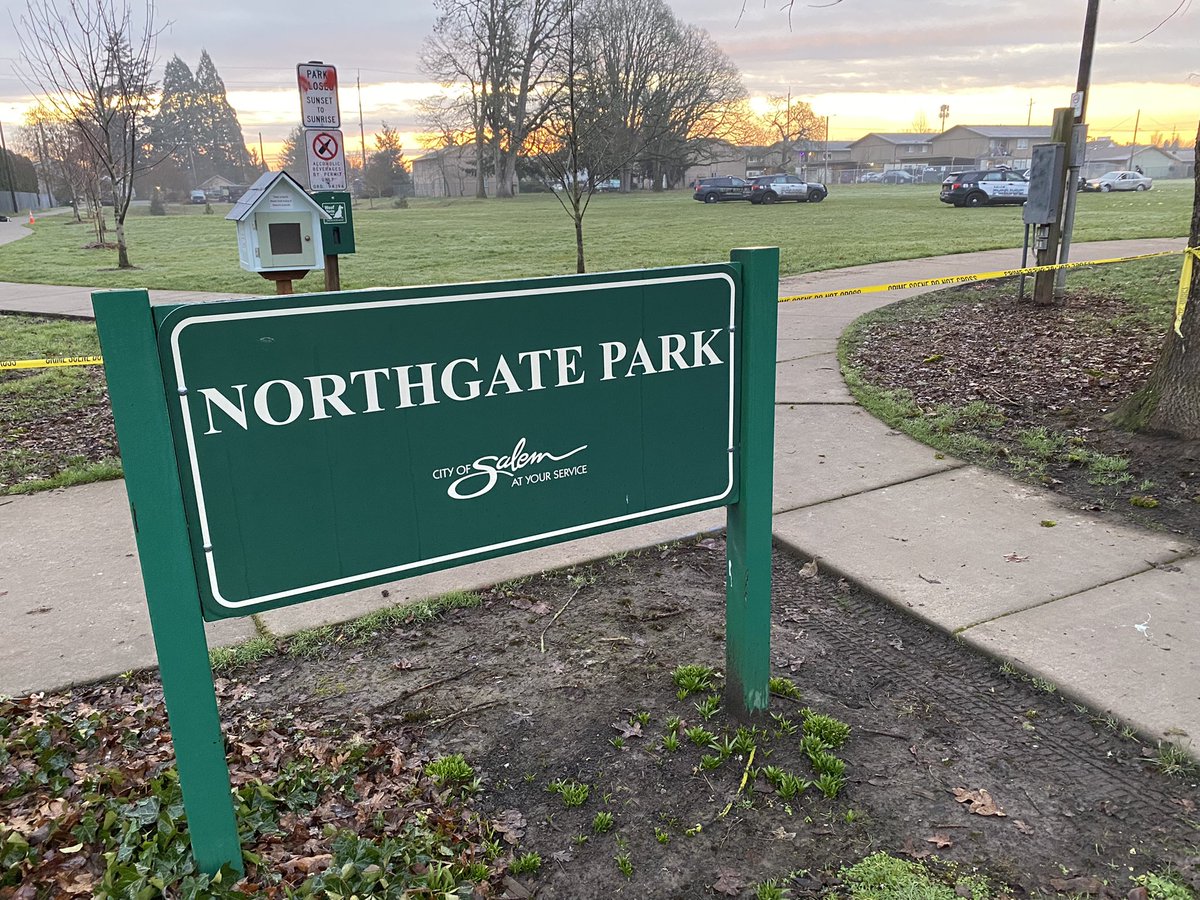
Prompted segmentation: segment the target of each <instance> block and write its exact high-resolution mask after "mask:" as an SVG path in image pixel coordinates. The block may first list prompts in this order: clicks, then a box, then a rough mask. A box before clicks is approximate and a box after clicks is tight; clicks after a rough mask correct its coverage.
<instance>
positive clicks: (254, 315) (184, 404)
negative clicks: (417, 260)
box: [170, 272, 737, 609]
mask: <svg viewBox="0 0 1200 900" xmlns="http://www.w3.org/2000/svg"><path fill="white" fill-rule="evenodd" d="M711 280H718V281H724V282H726V283H727V284H728V285H729V334H730V341H729V423H728V447H729V453H728V454H727V456H728V463H727V480H726V483H725V488H724V490H722V491H721V492H720V493H718V494H714V495H712V496H711V497H702V498H699V499H696V500H688V501H685V502H683V503H676V504H673V505H670V506H662V507H659V508H657V509H650V510H642V511H640V512H636V513H629V514H628V515H624V516H615V517H613V518H609V519H603V520H600V521H596V522H586V523H581V524H579V525H572V526H569V527H567V528H559V529H557V530H554V531H547V532H543V533H541V534H535V535H530V536H528V537H522V538H513V539H512V540H509V541H502V542H500V543H497V544H489V545H487V546H484V547H472V548H470V549H468V550H460V551H458V552H456V553H448V554H444V555H442V556H437V557H432V558H430V559H420V560H414V561H413V562H408V563H403V564H401V565H397V566H389V567H387V568H383V569H375V570H374V571H371V572H359V573H356V574H354V575H347V576H345V577H343V578H337V579H334V580H332V581H323V582H320V583H319V584H309V585H304V586H303V587H297V588H292V589H290V590H286V591H277V592H275V593H273V594H264V595H262V596H260V597H250V598H248V599H246V600H236V601H234V600H226V599H225V598H224V597H223V596H221V591H220V588H219V587H218V584H217V569H216V561H215V560H214V558H213V550H212V532H211V530H210V528H209V523H208V513H207V508H206V506H205V502H204V487H203V483H202V480H201V477H200V464H199V461H198V459H197V457H196V443H195V436H194V434H193V432H192V417H191V412H190V409H189V406H188V395H187V393H181V394H180V397H179V404H180V408H181V411H182V415H183V427H184V434H185V436H186V439H187V456H188V467H189V469H190V471H191V474H192V488H193V491H194V496H195V501H196V509H197V512H198V513H199V517H200V536H201V540H202V541H203V543H204V559H205V563H206V568H207V572H208V584H209V590H210V591H211V592H212V596H213V599H214V600H216V601H217V603H218V604H220V605H221V606H223V607H225V608H226V609H244V608H246V607H250V606H256V605H261V604H264V603H272V602H274V601H276V600H285V599H287V598H289V597H295V596H297V595H299V594H305V593H308V592H309V591H324V590H329V589H331V588H343V587H344V588H345V589H346V590H351V589H352V588H354V587H355V586H356V585H357V584H358V583H359V582H369V581H373V580H375V579H378V578H382V577H384V576H387V575H400V574H401V573H403V572H406V571H409V570H410V569H417V568H421V567H423V566H430V565H439V564H441V563H445V562H450V561H452V560H455V559H461V558H463V557H468V556H475V555H478V554H483V553H491V552H494V551H498V550H510V549H512V548H516V547H520V546H523V545H525V544H532V543H536V542H537V541H541V540H546V539H549V538H560V537H563V536H565V535H569V534H575V533H577V532H581V531H587V530H588V529H591V528H602V527H608V526H614V525H619V524H620V523H622V522H633V521H636V520H638V519H649V518H652V517H654V516H658V515H661V514H663V513H676V514H681V513H682V511H683V510H686V509H690V508H692V507H695V506H703V505H705V504H708V503H713V502H715V501H717V500H721V499H724V498H725V497H728V496H729V494H730V492H731V491H732V490H733V472H734V469H733V446H734V392H735V383H736V378H735V376H736V370H737V341H736V340H735V335H734V324H735V322H734V316H735V312H736V307H735V304H734V297H735V296H736V292H737V288H736V286H735V284H734V281H733V279H732V278H731V277H730V276H729V275H728V274H727V273H725V272H706V273H700V274H695V275H676V276H667V277H663V278H645V279H635V280H631V281H612V282H606V283H602V284H575V285H562V286H559V287H542V288H526V289H523V290H516V291H494V292H481V293H471V294H454V295H450V296H445V297H409V298H405V299H400V300H378V301H369V302H365V303H338V304H329V305H325V306H309V307H300V308H297V309H269V310H248V311H246V312H237V313H226V314H224V315H214V316H203V317H200V316H193V317H189V318H187V319H184V321H182V322H180V323H178V324H177V325H175V326H174V327H173V328H172V329H171V338H170V343H171V363H172V366H173V368H174V370H175V381H176V384H177V385H178V387H179V388H180V390H181V391H183V390H185V389H186V386H187V378H186V375H185V373H184V369H183V360H182V358H181V356H180V349H179V336H180V334H181V333H182V332H183V330H184V329H185V328H188V327H189V326H191V325H204V324H212V323H215V322H232V321H239V320H243V319H269V318H279V317H286V316H304V315H320V314H323V313H336V312H349V311H354V310H362V309H386V308H389V307H396V306H418V305H426V304H440V303H459V302H462V301H467V300H485V299H493V298H502V297H529V296H538V295H546V294H565V293H578V292H584V291H604V290H613V289H620V288H628V287H643V286H647V285H664V284H680V283H685V282H692V281H711ZM364 586H365V585H364Z"/></svg>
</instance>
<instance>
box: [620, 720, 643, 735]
mask: <svg viewBox="0 0 1200 900" xmlns="http://www.w3.org/2000/svg"><path fill="white" fill-rule="evenodd" d="M613 728H615V729H616V730H617V731H619V732H621V737H623V738H631V737H641V736H642V723H641V722H613Z"/></svg>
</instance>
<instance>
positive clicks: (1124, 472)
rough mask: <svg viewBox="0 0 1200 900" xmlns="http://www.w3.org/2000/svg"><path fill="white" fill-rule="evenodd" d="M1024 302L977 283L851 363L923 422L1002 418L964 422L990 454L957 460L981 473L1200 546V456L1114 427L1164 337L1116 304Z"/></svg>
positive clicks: (1072, 299)
mask: <svg viewBox="0 0 1200 900" xmlns="http://www.w3.org/2000/svg"><path fill="white" fill-rule="evenodd" d="M1014 294H1015V290H1014V288H1013V286H1011V285H1008V286H1005V287H1001V288H997V287H995V286H994V285H972V286H966V287H962V288H955V289H953V290H952V291H948V292H944V293H943V295H941V296H939V297H935V296H932V295H927V296H924V297H915V298H913V299H911V300H908V301H903V302H902V303H900V304H897V305H896V306H895V307H893V308H892V309H890V310H889V311H888V312H887V313H886V314H885V315H884V316H882V317H881V318H880V319H879V320H878V321H875V322H873V323H872V324H870V325H867V326H866V327H865V328H863V329H862V332H861V335H860V338H859V340H858V341H857V343H856V346H855V347H854V348H853V350H852V352H851V353H850V355H849V356H848V358H847V362H848V364H849V365H851V366H853V367H855V368H858V369H860V370H861V373H862V377H863V379H864V380H865V381H867V382H868V383H870V384H872V385H875V386H877V387H879V388H883V389H885V390H890V391H897V390H899V391H904V392H907V394H908V395H910V396H911V398H912V401H913V402H914V403H915V405H916V407H917V409H915V410H913V411H912V412H911V413H910V415H915V416H916V417H921V416H925V417H927V418H928V419H931V420H933V419H936V418H937V417H938V416H939V415H941V414H942V413H943V411H944V410H945V409H947V408H949V409H953V410H962V409H964V408H967V407H968V405H969V404H975V405H976V409H977V408H978V407H979V406H980V405H981V404H986V405H987V407H988V408H989V409H990V410H994V411H996V412H997V413H998V414H999V415H991V414H989V413H988V412H983V413H977V414H975V415H966V416H962V415H959V416H951V418H952V420H953V421H952V424H951V425H950V428H951V429H952V430H954V431H956V432H959V433H960V434H966V435H971V436H974V437H976V438H978V439H979V440H980V442H981V447H980V449H978V450H974V451H972V450H969V449H968V450H965V451H964V450H958V449H956V450H955V452H956V453H959V455H963V456H965V457H967V458H968V459H969V461H971V462H974V463H978V464H981V465H986V466H991V467H993V468H998V469H1000V470H1002V471H1005V472H1006V473H1008V474H1012V475H1016V476H1017V477H1023V478H1026V479H1028V480H1031V481H1034V482H1037V483H1040V484H1043V485H1045V486H1047V487H1050V488H1052V489H1053V490H1055V491H1058V492H1060V493H1062V494H1064V495H1066V496H1067V497H1069V498H1071V499H1072V500H1073V501H1075V502H1076V503H1077V504H1078V505H1079V506H1080V507H1081V508H1083V509H1086V510H1090V511H1106V512H1110V513H1113V514H1116V515H1119V516H1121V517H1122V518H1124V519H1127V520H1132V521H1135V522H1137V523H1139V524H1142V525H1147V526H1150V527H1153V528H1159V529H1164V530H1168V531H1172V532H1174V533H1177V534H1182V535H1185V536H1187V537H1189V538H1191V539H1192V540H1200V446H1198V445H1197V444H1196V442H1189V441H1181V440H1176V439H1172V438H1169V437H1164V436H1161V435H1152V434H1134V433H1130V432H1126V431H1122V430H1120V429H1118V428H1115V427H1113V426H1112V425H1111V423H1110V422H1109V421H1108V419H1107V418H1106V416H1107V415H1108V414H1109V413H1110V412H1111V411H1112V410H1113V409H1114V408H1115V407H1116V406H1117V405H1118V404H1119V403H1120V402H1121V401H1122V400H1124V399H1125V398H1126V397H1128V396H1129V395H1130V394H1132V393H1133V392H1134V391H1135V390H1136V389H1137V388H1138V387H1140V386H1141V385H1142V384H1143V383H1144V382H1145V380H1146V376H1147V375H1148V374H1149V371H1150V369H1151V367H1152V366H1153V364H1154V362H1155V360H1156V359H1157V356H1158V352H1159V350H1160V348H1161V346H1162V341H1163V334H1162V332H1161V330H1159V329H1155V328H1151V327H1148V326H1147V325H1146V324H1145V323H1144V322H1142V321H1140V320H1138V319H1137V318H1136V317H1131V316H1130V309H1129V307H1128V306H1127V305H1126V304H1125V303H1124V302H1123V301H1122V300H1121V299H1120V298H1117V297H1112V296H1107V295H1105V294H1103V293H1097V292H1092V291H1075V292H1073V293H1072V294H1070V295H1069V296H1068V297H1067V298H1066V299H1065V301H1063V302H1062V303H1060V305H1057V306H1053V307H1039V306H1035V305H1034V304H1033V303H1032V302H1029V301H1028V300H1026V301H1025V302H1024V303H1019V302H1017V301H1016V299H1015V297H1014ZM1039 431H1040V432H1041V433H1039ZM983 445H986V446H983Z"/></svg>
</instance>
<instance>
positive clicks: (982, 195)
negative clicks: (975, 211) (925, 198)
mask: <svg viewBox="0 0 1200 900" xmlns="http://www.w3.org/2000/svg"><path fill="white" fill-rule="evenodd" d="M938 199H939V200H941V201H942V202H943V203H949V204H951V205H952V206H991V205H995V204H1000V203H1024V202H1025V201H1026V200H1028V199H1029V182H1028V181H1027V180H1026V179H1025V176H1024V175H1022V174H1021V173H1020V172H1013V171H1010V170H1008V169H974V170H970V171H966V172H951V173H950V174H949V175H947V176H946V180H945V181H943V182H942V193H941V195H940V196H939V197H938Z"/></svg>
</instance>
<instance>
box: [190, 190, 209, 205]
mask: <svg viewBox="0 0 1200 900" xmlns="http://www.w3.org/2000/svg"><path fill="white" fill-rule="evenodd" d="M191 199H192V202H193V203H207V202H208V197H207V196H206V195H205V193H204V191H192V194H191Z"/></svg>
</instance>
